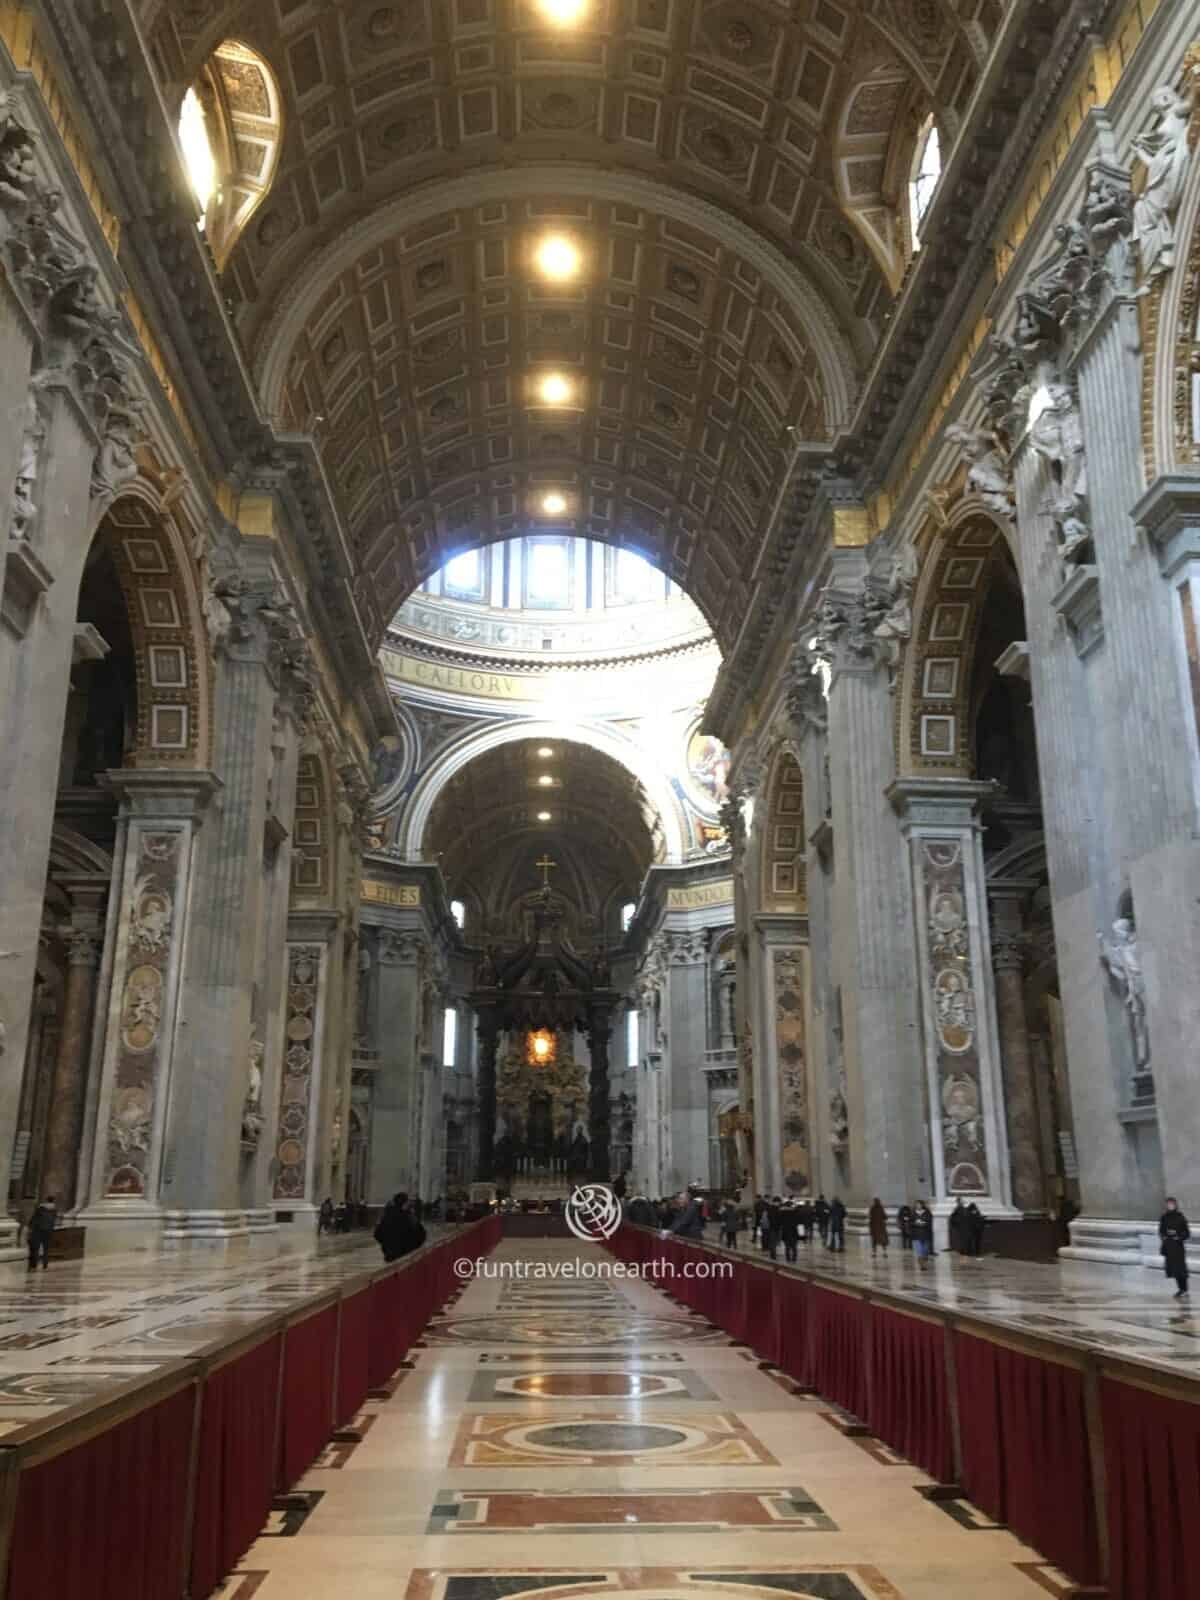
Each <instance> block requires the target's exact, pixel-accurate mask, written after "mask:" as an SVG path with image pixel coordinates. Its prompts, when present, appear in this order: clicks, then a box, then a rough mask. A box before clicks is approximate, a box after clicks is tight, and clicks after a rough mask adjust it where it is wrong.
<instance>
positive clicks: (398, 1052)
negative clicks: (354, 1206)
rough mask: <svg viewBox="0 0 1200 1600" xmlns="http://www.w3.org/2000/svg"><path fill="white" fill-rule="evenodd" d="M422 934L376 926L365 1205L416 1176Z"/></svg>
mask: <svg viewBox="0 0 1200 1600" xmlns="http://www.w3.org/2000/svg"><path fill="white" fill-rule="evenodd" d="M425 940H426V936H425V934H424V933H422V932H420V931H418V930H416V929H409V928H400V927H393V926H388V925H384V926H380V928H379V932H378V936H377V946H376V948H377V951H378V957H379V960H378V966H377V969H376V994H375V1004H376V1025H377V1027H378V1030H379V1031H378V1039H379V1065H378V1067H377V1068H376V1071H375V1098H374V1103H373V1106H372V1111H371V1153H370V1165H369V1185H370V1187H369V1190H368V1195H367V1199H368V1204H370V1205H372V1206H382V1205H384V1204H386V1202H387V1201H388V1200H390V1199H391V1197H392V1195H393V1194H395V1193H396V1192H397V1191H398V1190H400V1189H404V1190H408V1191H409V1192H412V1190H413V1189H414V1186H415V1182H416V1178H417V1172H418V1155H417V1138H418V1134H419V1127H418V1125H417V1122H416V1116H417V1110H418V1102H419V1099H420V1090H421V1085H420V1078H419V1073H420V1054H421V957H422V950H423V947H424V944H425Z"/></svg>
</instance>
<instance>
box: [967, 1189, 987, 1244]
mask: <svg viewBox="0 0 1200 1600" xmlns="http://www.w3.org/2000/svg"><path fill="white" fill-rule="evenodd" d="M986 1227H987V1218H986V1217H985V1216H984V1214H983V1212H982V1211H980V1209H979V1207H978V1206H977V1205H976V1204H975V1202H974V1200H972V1201H971V1204H970V1205H969V1206H968V1207H967V1254H968V1255H969V1256H981V1255H982V1254H983V1230H984V1229H985V1228H986Z"/></svg>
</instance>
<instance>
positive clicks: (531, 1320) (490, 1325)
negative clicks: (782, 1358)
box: [426, 1312, 723, 1345]
mask: <svg viewBox="0 0 1200 1600" xmlns="http://www.w3.org/2000/svg"><path fill="white" fill-rule="evenodd" d="M426 1337H427V1338H430V1339H432V1340H434V1341H436V1342H442V1341H447V1340H448V1341H451V1342H453V1343H455V1344H486V1345H492V1344H529V1345H538V1344H540V1345H578V1344H580V1342H581V1341H582V1342H584V1343H587V1344H592V1345H596V1344H600V1345H612V1344H630V1345H643V1344H670V1345H673V1344H683V1343H687V1344H698V1343H706V1342H707V1343H711V1342H712V1341H713V1340H717V1339H720V1338H722V1337H723V1336H722V1334H721V1332H720V1330H719V1329H717V1328H714V1327H711V1326H710V1325H708V1324H704V1323H695V1322H684V1321H683V1320H682V1319H681V1318H676V1317H617V1316H611V1317H610V1316H564V1315H562V1314H555V1313H552V1312H547V1313H546V1315H545V1316H536V1317H535V1316H524V1317H498V1316H482V1317H455V1318H453V1319H450V1320H447V1321H444V1322H435V1323H434V1324H433V1325H432V1327H431V1328H430V1329H429V1333H428V1334H427V1336H426Z"/></svg>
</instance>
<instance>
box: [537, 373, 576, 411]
mask: <svg viewBox="0 0 1200 1600" xmlns="http://www.w3.org/2000/svg"><path fill="white" fill-rule="evenodd" d="M538 394H539V396H540V397H541V399H542V400H544V401H545V403H546V404H547V405H548V406H565V405H566V403H567V401H568V400H569V399H570V398H571V385H570V384H569V383H568V382H567V380H566V378H564V377H563V375H562V373H561V372H548V373H547V374H546V376H545V377H544V378H542V379H541V381H540V382H539V383H538Z"/></svg>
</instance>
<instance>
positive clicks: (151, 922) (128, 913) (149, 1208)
mask: <svg viewBox="0 0 1200 1600" xmlns="http://www.w3.org/2000/svg"><path fill="white" fill-rule="evenodd" d="M108 781H109V783H110V785H111V786H112V788H114V789H115V790H117V792H118V793H119V794H120V796H121V801H122V809H121V818H120V839H119V859H120V860H121V862H122V866H121V871H120V886H119V892H120V915H119V919H118V922H117V941H116V951H115V956H114V961H113V975H112V989H111V999H110V1005H109V1014H108V1022H107V1029H106V1036H105V1054H104V1081H103V1085H102V1089H101V1104H100V1115H99V1119H98V1125H97V1134H96V1137H97V1153H96V1160H95V1161H94V1163H93V1194H92V1210H93V1211H95V1210H96V1209H97V1207H99V1213H98V1217H97V1220H99V1219H100V1218H101V1217H102V1216H103V1215H104V1214H105V1213H106V1212H107V1213H108V1214H110V1215H112V1216H116V1215H120V1214H121V1213H129V1212H133V1213H139V1212H140V1213H143V1214H145V1213H156V1212H157V1211H158V1208H159V1204H160V1185H161V1179H162V1165H163V1137H164V1127H165V1119H166V1109H167V1099H168V1088H169V1084H170V1077H171V1067H172V1059H173V1054H174V1045H175V1038H176V1012H177V1006H178V1000H179V987H180V970H181V964H182V946H183V936H184V931H185V928H186V926H187V923H188V917H189V913H190V910H191V889H192V872H193V864H194V855H195V834H196V829H197V825H198V822H199V818H200V814H201V812H202V810H203V808H204V807H205V805H206V804H207V802H208V800H209V798H210V797H211V795H212V793H213V792H214V790H215V789H216V788H217V783H216V780H215V779H214V778H213V776H212V774H211V773H206V772H199V773H196V772H180V773H166V772H161V773H155V772H133V771H121V772H113V773H110V774H109V775H108Z"/></svg>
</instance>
